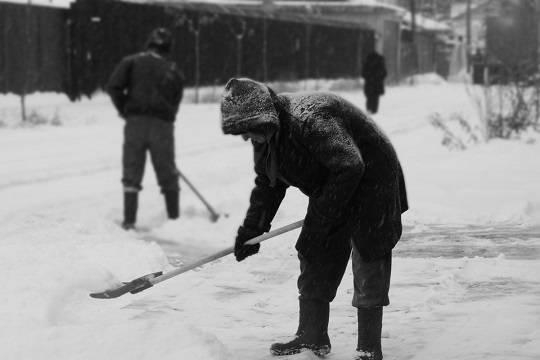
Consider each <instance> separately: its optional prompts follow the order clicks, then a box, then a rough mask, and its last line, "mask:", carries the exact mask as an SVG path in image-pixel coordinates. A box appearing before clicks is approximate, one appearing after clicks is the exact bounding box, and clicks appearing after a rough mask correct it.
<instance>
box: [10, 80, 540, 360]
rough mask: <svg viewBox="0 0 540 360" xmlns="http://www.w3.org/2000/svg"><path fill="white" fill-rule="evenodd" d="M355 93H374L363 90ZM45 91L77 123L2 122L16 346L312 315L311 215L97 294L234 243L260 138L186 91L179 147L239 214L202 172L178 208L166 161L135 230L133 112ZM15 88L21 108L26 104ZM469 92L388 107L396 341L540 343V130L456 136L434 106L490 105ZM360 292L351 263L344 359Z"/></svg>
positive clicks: (113, 349)
mask: <svg viewBox="0 0 540 360" xmlns="http://www.w3.org/2000/svg"><path fill="white" fill-rule="evenodd" d="M461 90H462V89H461ZM344 95H345V96H346V97H348V98H349V99H351V101H354V102H356V103H358V104H359V105H360V106H361V107H363V95H362V94H361V93H360V92H356V93H346V94H344ZM418 99H422V100H421V101H420V100H418ZM7 100H9V101H11V100H10V99H7ZM38 100H39V101H42V106H41V109H58V110H59V112H60V117H61V119H63V120H64V121H65V124H64V126H61V127H37V128H25V129H20V128H17V129H10V128H8V129H1V130H0V203H1V204H3V206H2V207H0V239H1V241H2V245H3V246H2V247H3V251H2V252H1V253H0V270H2V278H3V280H2V281H3V285H2V289H3V291H2V294H1V295H0V302H1V303H2V306H1V307H0V320H1V321H2V323H3V324H4V326H3V330H2V331H0V343H1V345H2V346H0V358H2V359H37V358H39V359H74V358H79V359H96V358H105V359H109V358H114V359H162V360H166V359H178V358H204V359H210V360H213V359H240V360H242V359H246V360H247V359H263V358H270V357H269V356H268V355H267V354H268V347H269V345H270V343H271V342H273V341H277V340H284V339H286V338H287V337H288V336H290V335H291V334H292V333H293V332H294V331H295V330H296V325H297V323H296V321H297V300H296V298H297V294H296V276H297V275H298V262H297V260H296V258H295V256H296V255H295V251H294V248H293V245H294V241H295V239H296V236H297V234H298V232H297V231H294V232H291V233H289V234H286V235H283V236H281V237H279V238H276V239H272V240H269V241H267V242H265V243H264V244H263V246H262V249H261V253H260V254H258V255H257V256H254V257H251V258H249V259H248V260H246V261H244V262H242V263H236V262H235V261H234V258H233V257H227V258H224V259H221V260H218V261H216V262H215V263H213V264H211V265H208V266H205V267H204V268H202V269H200V270H197V271H192V272H189V273H186V274H182V275H180V276H179V277H177V278H174V279H171V280H169V281H167V282H164V283H162V284H159V285H157V286H155V287H154V288H152V289H149V290H147V291H145V292H143V293H140V294H137V295H131V294H128V295H125V296H123V297H121V298H119V299H115V300H101V301H100V300H95V299H91V298H90V297H89V296H88V294H89V293H90V292H91V291H95V290H103V288H104V287H107V286H108V285H111V284H113V283H114V282H116V281H119V280H124V281H127V280H131V279H133V278H135V277H138V276H141V275H143V274H146V273H149V272H152V271H157V270H167V269H171V268H172V267H173V266H177V265H181V264H182V263H187V262H189V261H191V260H193V259H198V258H200V257H201V256H205V255H208V254H211V253H213V252H216V251H218V250H221V249H222V248H224V247H227V246H230V245H231V244H232V241H233V238H234V234H235V231H236V228H237V226H238V224H239V223H240V221H241V220H242V217H243V215H244V213H245V209H246V206H247V203H248V197H249V191H250V189H251V186H252V182H253V174H252V169H251V167H252V161H251V156H252V154H251V149H250V145H249V144H248V143H245V142H243V141H242V140H241V139H239V138H236V137H231V136H223V135H222V134H221V131H220V128H219V116H218V107H217V106H216V104H209V105H189V104H185V105H183V106H182V109H181V112H180V116H179V119H178V123H177V150H178V165H179V167H180V168H181V169H182V171H183V172H184V173H185V174H186V176H188V178H189V179H190V180H191V181H192V182H193V183H194V184H195V185H196V186H197V187H198V188H199V190H200V191H201V192H202V193H203V195H204V196H205V197H206V198H207V199H208V201H209V202H210V203H211V204H212V205H213V206H214V207H215V208H216V209H217V210H218V211H222V212H227V213H228V214H230V216H229V217H222V218H220V220H219V221H218V222H217V223H211V222H210V221H208V213H207V211H206V209H205V208H204V206H203V205H202V204H201V203H200V201H199V200H198V199H197V198H196V197H195V196H194V195H193V194H192V193H191V192H190V190H189V188H188V187H187V186H184V187H183V191H182V195H181V204H182V218H181V220H180V221H177V222H166V221H165V214H164V205H163V199H162V197H161V196H160V194H159V189H158V188H157V186H156V183H155V178H154V174H153V170H152V169H151V167H148V168H147V171H146V177H145V184H144V186H145V188H144V191H143V192H142V193H141V211H140V214H139V223H140V225H141V226H146V227H150V228H151V229H152V230H151V231H150V233H147V234H134V233H126V232H124V231H122V230H120V229H119V228H118V226H117V225H116V224H115V221H118V220H119V219H120V216H121V195H122V192H121V191H122V189H121V185H120V182H119V179H120V149H121V142H122V123H121V121H120V120H119V119H118V118H117V117H116V114H115V113H114V112H113V109H112V106H111V105H110V102H109V101H108V99H106V98H104V97H97V98H96V99H94V100H92V101H83V102H81V103H76V104H69V103H66V102H62V101H58V100H57V99H56V98H54V99H52V100H49V99H47V98H46V96H45V95H44V96H43V97H41V98H39V99H38ZM9 101H6V102H3V103H2V104H4V103H5V104H6V105H2V113H3V114H4V116H10V115H9V114H11V113H12V112H14V111H15V110H16V102H14V103H13V104H15V105H10V104H11V103H10V102H9ZM55 101H56V102H55ZM466 104H467V98H466V96H465V95H464V94H463V93H462V92H460V88H458V87H457V86H451V85H438V86H434V85H425V86H418V87H415V88H410V87H403V88H392V89H390V90H389V92H388V94H387V95H386V96H385V97H384V98H383V99H382V103H381V107H382V111H381V114H379V115H377V116H376V121H377V122H379V123H380V124H381V126H383V128H384V129H385V130H386V131H387V133H388V134H389V136H390V137H391V139H392V141H393V142H394V143H395V145H396V148H397V150H398V154H399V155H400V158H401V160H402V162H403V165H404V169H405V174H406V178H407V185H408V190H409V196H410V199H411V210H410V211H409V212H408V213H407V215H406V216H405V233H404V237H403V239H402V241H401V242H400V243H399V244H398V246H397V248H396V250H395V260H394V268H393V274H394V275H393V280H392V288H391V302H392V303H391V305H390V306H389V307H387V308H386V310H385V317H384V329H383V347H384V353H385V359H418V360H421V359H430V360H431V359H434V358H436V359H460V360H461V359H475V360H476V359H486V360H487V359H489V360H493V359H501V360H502V359H513V358H515V359H531V360H532V359H537V358H538V357H540V343H539V341H540V340H539V339H540V333H539V330H538V328H539V327H538V325H539V324H540V308H539V305H538V304H540V290H539V289H540V286H539V285H540V284H539V283H540V279H539V277H538V275H537V274H538V273H539V270H540V261H539V258H540V236H539V235H540V227H539V224H540V221H539V214H540V191H539V190H538V185H537V184H538V183H540V169H539V167H538V165H537V164H538V163H537V161H538V155H539V149H540V146H539V144H538V141H536V142H533V141H517V140H516V141H511V142H505V141H493V142H491V143H489V144H480V145H476V146H473V147H471V148H469V149H468V150H467V151H463V152H451V151H449V150H448V149H446V148H444V147H442V146H441V145H440V134H439V133H438V132H437V131H436V130H435V129H433V128H432V127H431V126H430V125H429V120H428V117H429V114H431V113H433V112H435V111H437V112H440V113H442V114H449V113H450V112H453V111H456V109H461V110H463V111H465V112H467V111H469V113H474V111H473V110H471V109H467V105H466ZM43 111H45V110H43ZM6 114H7V115H6ZM148 165H150V164H148ZM305 206H306V199H305V198H304V197H303V196H302V195H301V194H299V193H298V192H296V191H289V192H288V194H287V197H286V199H285V201H284V203H283V205H282V207H281V209H280V211H279V212H278V214H277V216H276V219H275V221H274V227H278V226H282V225H285V224H288V223H291V222H294V221H296V220H299V219H301V218H302V217H303V215H304V213H305ZM351 298H352V278H351V271H350V269H349V270H348V271H347V273H346V276H345V278H344V280H343V283H342V285H341V287H340V290H339V293H338V296H337V298H336V300H335V302H334V303H333V304H332V312H331V320H330V330H329V333H330V336H331V340H332V345H333V351H332V355H331V357H330V358H331V359H336V360H345V359H351V358H352V354H353V352H354V348H355V345H356V344H355V341H356V315H355V311H354V308H352V307H351V306H350V301H351ZM292 358H294V359H314V358H315V357H314V356H312V355H310V354H308V353H306V354H301V355H298V356H296V357H292Z"/></svg>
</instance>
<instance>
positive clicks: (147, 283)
mask: <svg viewBox="0 0 540 360" xmlns="http://www.w3.org/2000/svg"><path fill="white" fill-rule="evenodd" d="M303 223H304V220H300V221H297V222H294V223H292V224H289V225H286V226H283V227H280V228H278V229H276V230H272V231H270V232H268V233H266V234H262V235H260V236H257V237H254V238H253V239H251V240H249V241H248V242H246V244H247V245H255V244H258V243H260V242H262V241H265V240H268V239H270V238H273V237H275V236H278V235H281V234H283V233H286V232H288V231H291V230H294V229H297V228H299V227H301V226H302V224H303ZM233 252H234V246H230V247H228V248H226V249H223V250H221V251H219V252H217V253H215V254H213V255H209V256H207V257H205V258H203V259H201V260H198V261H195V262H193V263H191V264H188V265H186V266H183V267H181V268H178V269H175V270H172V271H169V272H166V273H163V272H162V271H158V272H155V273H151V274H148V275H144V276H141V277H139V278H136V279H135V280H132V281H130V282H127V283H123V284H122V285H120V286H118V287H116V288H114V289H108V290H105V291H102V292H96V293H91V294H90V296H91V297H93V298H96V299H112V298H116V297H119V296H121V295H124V294H127V293H131V294H136V293H138V292H141V291H143V290H146V289H148V288H150V287H152V286H154V285H155V284H157V283H160V282H162V281H165V280H167V279H170V278H172V277H174V276H176V275H180V274H182V273H185V272H187V271H189V270H193V269H195V268H198V267H199V266H202V265H204V264H207V263H209V262H212V261H214V260H217V259H219V258H222V257H224V256H226V255H229V254H231V253H233Z"/></svg>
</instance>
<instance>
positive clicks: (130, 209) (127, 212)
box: [122, 192, 139, 230]
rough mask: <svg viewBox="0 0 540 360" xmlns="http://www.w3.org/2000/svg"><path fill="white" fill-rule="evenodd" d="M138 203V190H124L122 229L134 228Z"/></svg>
mask: <svg viewBox="0 0 540 360" xmlns="http://www.w3.org/2000/svg"><path fill="white" fill-rule="evenodd" d="M138 205H139V193H138V192H124V222H123V223H122V228H124V230H132V229H135V221H136V220H137V208H138Z"/></svg>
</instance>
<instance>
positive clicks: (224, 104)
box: [221, 78, 279, 135]
mask: <svg viewBox="0 0 540 360" xmlns="http://www.w3.org/2000/svg"><path fill="white" fill-rule="evenodd" d="M221 128H222V130H223V133H225V134H231V135H239V134H244V133H246V132H254V133H267V132H274V131H277V130H278V129H279V118H278V112H277V110H276V108H275V106H274V102H273V100H272V95H271V93H270V89H269V88H268V87H267V86H266V85H264V84H262V83H259V82H257V81H254V80H251V79H247V78H240V79H236V78H232V79H230V80H229V81H228V82H227V84H226V85H225V91H224V93H223V95H222V97H221Z"/></svg>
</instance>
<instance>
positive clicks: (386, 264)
mask: <svg viewBox="0 0 540 360" xmlns="http://www.w3.org/2000/svg"><path fill="white" fill-rule="evenodd" d="M352 268H353V275H354V296H353V301H352V305H353V306H354V307H356V308H358V310H357V313H358V344H357V348H356V350H357V352H358V354H357V357H356V360H380V359H382V358H383V356H382V347H381V331H382V315H383V306H386V305H388V304H389V303H390V301H389V298H388V292H389V290H390V276H391V270H392V254H391V253H389V254H387V255H386V256H385V257H384V258H381V259H377V260H374V261H370V262H366V261H364V260H363V259H362V257H361V256H360V254H359V253H358V251H357V250H356V248H355V247H353V254H352Z"/></svg>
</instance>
